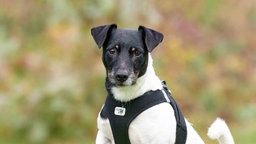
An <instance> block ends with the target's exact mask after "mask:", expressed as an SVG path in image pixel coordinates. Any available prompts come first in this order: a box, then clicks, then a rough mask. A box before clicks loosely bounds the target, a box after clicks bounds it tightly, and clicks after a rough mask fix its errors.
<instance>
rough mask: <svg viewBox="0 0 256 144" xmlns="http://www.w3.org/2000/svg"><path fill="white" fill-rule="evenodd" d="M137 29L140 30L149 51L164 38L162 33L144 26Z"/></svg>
mask: <svg viewBox="0 0 256 144" xmlns="http://www.w3.org/2000/svg"><path fill="white" fill-rule="evenodd" d="M138 30H139V31H141V32H142V36H143V39H144V41H145V44H146V46H147V49H148V51H149V52H151V51H152V50H153V49H154V48H155V47H156V46H157V45H158V44H159V43H160V42H162V40H163V38H164V36H163V34H162V33H160V32H157V31H155V30H152V29H150V28H147V27H144V26H139V28H138Z"/></svg>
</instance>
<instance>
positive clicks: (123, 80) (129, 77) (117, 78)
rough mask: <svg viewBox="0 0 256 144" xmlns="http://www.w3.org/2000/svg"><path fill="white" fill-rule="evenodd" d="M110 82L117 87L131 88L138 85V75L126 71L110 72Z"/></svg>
mask: <svg viewBox="0 0 256 144" xmlns="http://www.w3.org/2000/svg"><path fill="white" fill-rule="evenodd" d="M108 80H109V81H110V82H111V83H112V84H113V85H115V86H130V85H133V84H135V83H136V80H137V75H136V74H135V73H134V72H132V73H129V72H128V71H126V70H117V71H116V72H113V71H112V72H108Z"/></svg>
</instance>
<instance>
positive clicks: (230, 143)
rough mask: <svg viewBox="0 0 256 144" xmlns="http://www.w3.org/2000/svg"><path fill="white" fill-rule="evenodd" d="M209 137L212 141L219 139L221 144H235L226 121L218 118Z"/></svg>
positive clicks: (211, 127) (209, 132)
mask: <svg viewBox="0 0 256 144" xmlns="http://www.w3.org/2000/svg"><path fill="white" fill-rule="evenodd" d="M207 135H208V136H209V137H210V138H211V139H217V140H218V141H219V143H221V144H234V143H235V142H234V140H233V137H232V135H231V132H230V130H229V128H228V126H227V124H226V123H225V121H224V120H222V119H220V118H217V119H216V120H215V121H214V122H213V123H212V125H211V126H210V128H209V129H208V133H207Z"/></svg>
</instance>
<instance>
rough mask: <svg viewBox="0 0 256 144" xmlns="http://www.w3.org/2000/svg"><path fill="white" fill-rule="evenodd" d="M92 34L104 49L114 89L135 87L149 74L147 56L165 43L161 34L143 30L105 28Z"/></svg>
mask: <svg viewBox="0 0 256 144" xmlns="http://www.w3.org/2000/svg"><path fill="white" fill-rule="evenodd" d="M91 34H92V36H93V38H94V40H95V42H96V44H97V45H98V47H99V48H101V47H103V54H102V60H103V63H104V66H105V68H106V72H107V80H108V81H109V82H110V84H111V85H113V86H130V85H133V84H135V83H136V81H137V79H138V78H139V77H141V76H142V75H144V74H145V72H146V70H147V65H148V53H150V52H152V50H153V49H154V48H155V47H156V46H157V45H158V44H159V43H160V42H161V41H162V40H163V35H162V34H161V33H159V32H157V31H155V30H152V29H149V28H146V27H144V26H139V28H138V30H131V29H117V26H116V25H115V24H112V25H103V26H98V27H94V28H92V29H91Z"/></svg>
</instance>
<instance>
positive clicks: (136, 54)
mask: <svg viewBox="0 0 256 144" xmlns="http://www.w3.org/2000/svg"><path fill="white" fill-rule="evenodd" d="M131 52H132V53H133V54H134V55H135V56H140V55H141V54H142V52H141V51H139V50H137V49H136V48H132V49H131Z"/></svg>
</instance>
